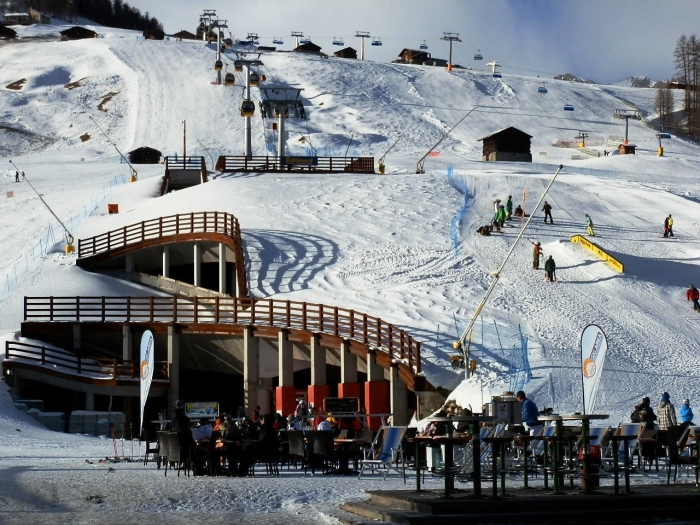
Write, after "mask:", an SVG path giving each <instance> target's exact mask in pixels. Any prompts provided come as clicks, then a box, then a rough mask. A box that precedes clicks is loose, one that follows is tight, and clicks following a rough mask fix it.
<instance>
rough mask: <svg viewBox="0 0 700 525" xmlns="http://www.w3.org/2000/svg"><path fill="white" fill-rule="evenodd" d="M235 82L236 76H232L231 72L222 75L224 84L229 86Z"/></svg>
mask: <svg viewBox="0 0 700 525" xmlns="http://www.w3.org/2000/svg"><path fill="white" fill-rule="evenodd" d="M235 84H236V77H235V76H233V73H226V76H224V85H225V86H228V87H231V86H233V85H235Z"/></svg>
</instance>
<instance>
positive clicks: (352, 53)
mask: <svg viewBox="0 0 700 525" xmlns="http://www.w3.org/2000/svg"><path fill="white" fill-rule="evenodd" d="M333 56H334V57H337V58H354V59H357V50H355V49H353V48H352V47H346V48H345V49H341V50H339V51H336V52H335V53H333Z"/></svg>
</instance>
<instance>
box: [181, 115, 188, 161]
mask: <svg viewBox="0 0 700 525" xmlns="http://www.w3.org/2000/svg"><path fill="white" fill-rule="evenodd" d="M186 156H187V121H186V120H183V121H182V167H183V168H184V167H185V157H186Z"/></svg>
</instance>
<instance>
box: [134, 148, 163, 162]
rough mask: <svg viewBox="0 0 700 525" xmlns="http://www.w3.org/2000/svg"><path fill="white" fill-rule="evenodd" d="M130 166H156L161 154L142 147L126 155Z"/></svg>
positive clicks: (152, 149)
mask: <svg viewBox="0 0 700 525" xmlns="http://www.w3.org/2000/svg"><path fill="white" fill-rule="evenodd" d="M128 155H129V162H131V163H132V164H158V163H159V162H160V158H161V157H162V156H163V154H162V153H161V152H160V151H158V150H157V149H154V148H149V147H148V146H142V147H140V148H136V149H135V150H133V151H130V152H129V153H128Z"/></svg>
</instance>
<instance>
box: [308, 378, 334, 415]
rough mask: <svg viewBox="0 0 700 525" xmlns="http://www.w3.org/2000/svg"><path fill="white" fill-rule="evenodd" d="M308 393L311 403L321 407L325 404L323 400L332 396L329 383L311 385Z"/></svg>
mask: <svg viewBox="0 0 700 525" xmlns="http://www.w3.org/2000/svg"><path fill="white" fill-rule="evenodd" d="M308 393H309V403H312V404H313V405H314V407H319V408H320V407H322V406H323V400H324V399H326V398H327V397H329V396H330V387H329V386H328V385H309V387H308ZM317 413H318V411H317Z"/></svg>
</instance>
